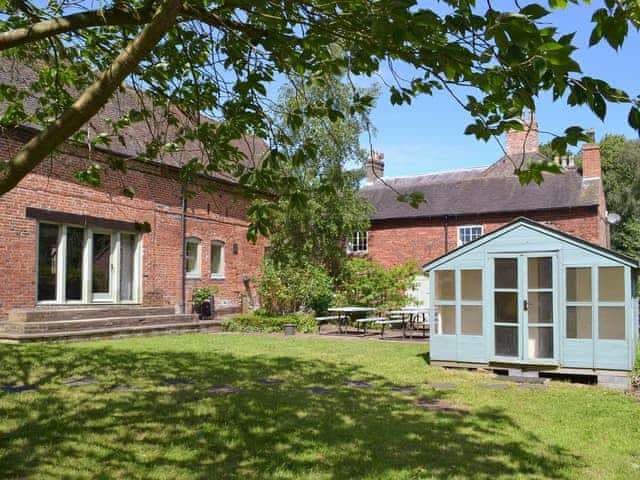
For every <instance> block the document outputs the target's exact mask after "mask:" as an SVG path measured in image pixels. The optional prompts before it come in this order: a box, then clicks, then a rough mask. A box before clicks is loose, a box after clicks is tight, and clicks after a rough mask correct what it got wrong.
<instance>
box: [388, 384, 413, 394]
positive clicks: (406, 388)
mask: <svg viewBox="0 0 640 480" xmlns="http://www.w3.org/2000/svg"><path fill="white" fill-rule="evenodd" d="M391 390H393V391H394V392H400V393H409V394H411V393H417V392H418V389H417V388H416V387H412V386H410V385H406V386H400V385H394V386H393V387H391Z"/></svg>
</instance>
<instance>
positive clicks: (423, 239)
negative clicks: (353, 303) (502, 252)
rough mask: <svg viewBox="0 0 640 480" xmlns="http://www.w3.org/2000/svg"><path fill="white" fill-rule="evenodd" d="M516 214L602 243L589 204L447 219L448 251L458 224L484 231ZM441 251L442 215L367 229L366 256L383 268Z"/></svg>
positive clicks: (455, 243) (594, 212) (421, 261)
mask: <svg viewBox="0 0 640 480" xmlns="http://www.w3.org/2000/svg"><path fill="white" fill-rule="evenodd" d="M520 216H526V217H528V218H530V219H531V220H536V221H539V222H543V223H546V224H548V225H550V226H553V227H555V228H557V229H559V230H562V231H563V232H566V233H569V234H571V235H574V236H576V237H578V238H582V239H583V240H586V241H588V242H593V243H596V244H602V243H601V221H600V218H599V215H598V209H597V208H596V207H593V208H576V209H571V210H558V211H545V212H521V213H517V214H498V215H486V216H468V217H457V218H449V219H447V223H448V226H447V227H446V230H447V231H448V246H449V251H451V250H453V249H454V248H456V247H457V246H458V228H457V227H458V226H461V225H482V226H483V231H484V233H485V234H486V233H489V232H492V231H494V230H497V229H498V228H500V227H502V226H503V225H505V224H507V223H509V222H511V221H512V220H514V219H515V218H517V217H520ZM445 253H446V250H445V221H444V219H442V218H434V219H407V220H393V221H389V220H387V221H376V222H373V224H372V226H371V229H370V231H369V253H368V257H369V258H372V259H374V260H376V261H378V262H380V263H381V264H382V265H383V266H385V267H387V268H388V267H391V266H393V265H397V264H399V263H404V262H407V261H410V260H411V261H414V262H416V263H417V264H418V265H419V266H422V265H424V264H425V263H427V262H429V261H431V260H433V259H435V258H438V257H439V256H441V255H444V254H445Z"/></svg>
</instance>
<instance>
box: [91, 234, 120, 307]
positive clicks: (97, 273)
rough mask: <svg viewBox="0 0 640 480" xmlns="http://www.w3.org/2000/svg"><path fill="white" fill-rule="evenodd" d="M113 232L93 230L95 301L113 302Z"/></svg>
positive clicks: (92, 293)
mask: <svg viewBox="0 0 640 480" xmlns="http://www.w3.org/2000/svg"><path fill="white" fill-rule="evenodd" d="M113 237H114V235H113V234H112V233H104V232H95V231H94V232H93V235H92V242H91V256H90V260H91V296H92V300H93V301H94V302H112V301H113V300H114V298H113V251H114V245H113V244H114V238H113Z"/></svg>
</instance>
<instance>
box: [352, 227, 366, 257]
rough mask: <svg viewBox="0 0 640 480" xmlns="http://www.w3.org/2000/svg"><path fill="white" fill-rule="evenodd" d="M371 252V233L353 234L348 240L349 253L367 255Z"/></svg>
mask: <svg viewBox="0 0 640 480" xmlns="http://www.w3.org/2000/svg"><path fill="white" fill-rule="evenodd" d="M368 251H369V232H353V234H351V236H350V237H349V239H348V240H347V253H367V252H368Z"/></svg>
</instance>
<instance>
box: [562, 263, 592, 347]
mask: <svg viewBox="0 0 640 480" xmlns="http://www.w3.org/2000/svg"><path fill="white" fill-rule="evenodd" d="M566 278H567V338H573V339H584V340H591V339H592V338H593V335H592V320H593V318H592V317H593V304H592V302H593V298H592V292H591V268H589V267H569V268H567V270H566Z"/></svg>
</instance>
